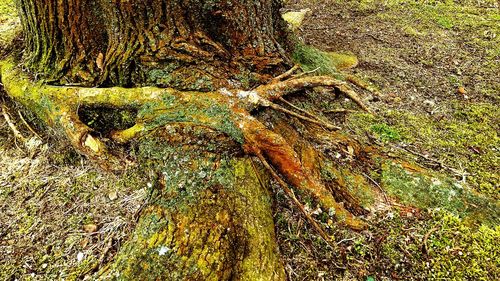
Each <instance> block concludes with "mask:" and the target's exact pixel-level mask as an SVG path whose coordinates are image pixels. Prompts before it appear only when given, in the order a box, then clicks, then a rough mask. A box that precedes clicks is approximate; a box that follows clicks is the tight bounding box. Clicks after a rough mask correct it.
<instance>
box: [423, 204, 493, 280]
mask: <svg viewBox="0 0 500 281" xmlns="http://www.w3.org/2000/svg"><path fill="white" fill-rule="evenodd" d="M430 227H431V228H434V229H435V231H434V232H429V233H430V234H431V235H430V236H429V240H428V241H427V243H426V244H427V247H428V251H429V259H428V261H426V262H424V264H423V265H422V266H423V267H424V268H425V269H426V271H427V276H428V278H429V279H434V280H435V279H446V280H457V281H458V280H498V279H499V278H500V248H499V247H498V241H500V226H498V225H497V226H494V227H488V226H484V225H482V226H480V227H479V228H475V227H470V226H468V225H467V224H464V222H463V221H462V220H461V219H460V218H459V217H457V216H454V215H451V214H449V213H446V212H437V213H435V214H434V220H433V223H432V224H431V226H430Z"/></svg>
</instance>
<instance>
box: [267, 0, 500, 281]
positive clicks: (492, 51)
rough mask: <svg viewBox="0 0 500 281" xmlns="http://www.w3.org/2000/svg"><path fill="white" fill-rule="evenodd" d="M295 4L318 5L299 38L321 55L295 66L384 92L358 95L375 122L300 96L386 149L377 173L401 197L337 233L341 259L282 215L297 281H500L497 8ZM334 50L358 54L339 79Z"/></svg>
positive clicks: (323, 99)
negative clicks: (368, 224) (362, 229)
mask: <svg viewBox="0 0 500 281" xmlns="http://www.w3.org/2000/svg"><path fill="white" fill-rule="evenodd" d="M287 2H288V8H289V9H290V10H299V9H303V8H310V9H311V10H312V12H311V15H310V16H309V17H306V19H305V20H304V23H303V25H302V27H301V28H300V32H299V36H300V37H302V38H303V39H304V40H305V42H306V43H307V44H308V45H309V46H314V47H316V48H318V49H320V50H321V51H320V52H317V51H315V49H314V48H311V47H308V46H305V47H302V46H301V47H300V48H298V49H297V51H296V54H300V57H301V58H302V59H296V61H298V62H299V63H301V64H303V65H304V64H305V68H306V69H307V70H313V69H316V68H317V67H321V70H320V71H324V72H327V73H335V74H336V75H337V76H343V77H347V76H348V75H355V76H357V77H360V78H362V79H363V80H364V81H365V82H370V83H371V86H373V88H375V89H377V90H378V91H376V92H374V93H370V92H368V91H365V90H362V89H358V91H359V92H360V93H362V96H363V98H364V100H365V101H366V102H368V104H369V105H370V106H371V108H372V109H374V110H375V111H376V115H371V114H366V113H361V112H358V113H356V112H354V113H349V114H344V113H338V112H337V113H328V111H331V110H335V109H339V108H348V109H354V108H355V106H354V105H353V104H352V103H350V102H349V101H345V102H340V103H339V102H338V101H337V100H332V99H329V98H328V97H327V96H325V95H324V94H310V96H309V98H301V97H295V98H294V99H292V101H293V102H294V103H295V104H297V105H299V106H301V107H303V108H306V109H308V110H311V111H315V112H318V113H320V114H321V115H322V116H323V117H324V118H328V119H331V120H336V121H337V122H339V124H343V125H341V126H344V127H346V128H347V129H348V130H349V131H350V134H351V135H352V136H355V137H356V138H357V139H359V140H360V141H362V142H364V143H366V144H371V145H375V146H377V147H382V149H383V150H384V151H385V154H386V155H387V158H384V159H379V164H380V166H378V168H377V169H374V170H372V171H371V172H370V176H371V178H372V179H373V180H374V181H376V182H377V184H379V186H380V188H382V189H383V190H384V192H385V193H386V194H387V196H388V197H389V198H390V199H391V200H396V201H397V202H399V203H397V204H395V205H396V206H394V204H393V206H392V208H390V209H389V210H387V209H384V208H380V210H379V211H377V212H375V213H374V216H373V217H372V223H373V225H372V228H371V229H370V231H369V232H367V233H363V234H359V235H354V236H352V235H347V237H346V235H345V233H344V234H339V235H340V236H339V237H338V238H337V239H338V241H339V249H337V250H338V251H337V253H331V252H330V251H328V250H323V249H322V248H321V246H318V243H317V242H315V241H314V238H310V237H309V238H306V241H307V242H304V241H303V240H301V238H300V237H301V236H302V238H303V237H304V236H307V235H304V233H305V230H304V227H303V225H302V222H300V219H299V218H297V217H295V216H293V215H291V214H290V213H289V211H288V210H286V208H282V209H280V212H279V214H278V215H277V216H278V218H279V219H278V220H277V221H278V225H280V226H281V227H280V229H282V228H283V229H292V231H281V232H280V233H281V235H280V238H281V239H282V241H281V245H282V248H281V249H282V251H284V252H285V256H286V257H288V258H287V259H286V262H287V268H288V269H289V271H290V272H292V273H291V274H290V277H291V279H293V280H301V279H306V280H332V279H336V278H338V279H343V280H497V279H498V278H499V276H500V268H499V264H500V263H499V261H500V260H499V258H500V256H499V251H498V246H496V244H497V243H496V242H495V241H496V240H498V238H499V235H500V226H499V225H500V217H499V214H500V213H499V212H500V203H499V201H498V200H499V199H500V193H499V192H500V189H499V186H500V176H499V167H500V165H499V164H500V162H499V161H500V154H499V151H498V149H499V147H500V146H499V144H500V142H499V140H500V139H499V137H498V132H499V125H498V124H499V120H500V115H499V111H498V108H497V107H498V101H499V98H500V95H499V90H500V78H499V77H500V76H498V73H497V72H498V69H500V64H499V62H500V53H499V51H500V49H499V46H500V37H498V35H499V34H500V13H499V6H498V5H499V4H498V2H497V1H398V0H389V1H345V0H344V1H312V0H310V1H306V0H296V1H287ZM329 53H350V54H354V55H356V56H357V58H358V61H359V63H358V67H356V68H354V69H351V70H344V71H342V74H338V70H336V69H335V67H334V68H329V66H331V65H336V64H338V62H335V61H332V60H331V58H329V57H328V56H327V54H329ZM304 54H305V56H304ZM304 57H305V58H306V59H304ZM324 65H327V67H324ZM394 159H404V160H405V161H406V163H402V162H398V161H399V160H398V161H396V162H394ZM410 163H413V164H410ZM398 204H401V205H398ZM294 220H299V223H296V222H294ZM296 241H301V242H296ZM325 257H326V258H325ZM346 264H347V266H346ZM343 267H345V268H343ZM334 272H336V273H334Z"/></svg>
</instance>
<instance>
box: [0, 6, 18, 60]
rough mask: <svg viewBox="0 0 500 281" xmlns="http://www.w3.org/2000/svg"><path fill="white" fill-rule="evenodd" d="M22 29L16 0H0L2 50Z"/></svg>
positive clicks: (0, 40) (0, 46)
mask: <svg viewBox="0 0 500 281" xmlns="http://www.w3.org/2000/svg"><path fill="white" fill-rule="evenodd" d="M20 29H21V24H20V21H19V18H18V16H17V9H16V5H15V4H14V1H12V0H0V51H1V50H2V49H3V48H5V47H6V46H7V45H9V44H10V43H11V42H12V40H13V39H14V38H15V37H16V36H17V34H19V32H20Z"/></svg>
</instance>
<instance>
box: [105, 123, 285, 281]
mask: <svg viewBox="0 0 500 281" xmlns="http://www.w3.org/2000/svg"><path fill="white" fill-rule="evenodd" d="M137 154H138V156H139V158H141V159H142V161H141V162H142V163H144V165H143V166H142V167H143V170H144V172H145V173H147V174H150V175H152V177H153V178H154V179H155V180H154V181H153V182H152V184H153V188H152V195H151V199H150V202H151V204H149V205H148V207H146V208H145V209H144V210H143V211H142V213H141V219H140V221H139V224H138V226H137V228H136V230H135V232H134V234H133V236H132V238H131V239H130V240H129V241H128V242H127V243H126V244H125V245H124V246H123V247H122V248H121V250H120V252H119V253H118V255H117V257H115V261H114V262H113V263H112V264H110V265H108V267H106V268H104V270H102V271H101V272H100V274H99V278H100V279H102V280H110V279H117V280H284V279H285V275H284V269H283V266H282V264H281V261H280V256H279V251H278V247H277V245H276V242H275V237H274V235H275V234H274V223H273V218H272V211H271V202H272V200H271V197H270V194H269V191H268V190H267V186H268V178H267V176H266V175H265V173H262V170H261V169H259V168H258V167H259V165H257V164H256V163H253V162H252V161H253V160H251V159H250V158H247V157H244V156H243V154H242V152H241V151H240V148H239V146H238V145H237V144H236V143H234V142H232V141H230V140H229V139H228V138H227V137H226V136H225V135H224V134H221V133H217V132H215V131H212V130H210V129H207V128H205V127H199V126H191V125H186V124H183V125H181V124H173V125H168V126H167V127H166V128H162V129H160V130H157V131H156V132H154V133H152V134H150V135H148V136H146V137H145V138H144V139H142V140H141V141H140V142H139V143H138V148H137Z"/></svg>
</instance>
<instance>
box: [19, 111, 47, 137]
mask: <svg viewBox="0 0 500 281" xmlns="http://www.w3.org/2000/svg"><path fill="white" fill-rule="evenodd" d="M18 113H19V117H20V118H21V121H23V123H24V125H25V126H26V127H27V128H28V130H30V131H31V132H32V133H33V134H34V135H35V136H37V137H38V138H39V139H42V137H41V136H40V135H39V134H38V133H37V132H35V130H33V128H31V126H30V125H29V124H28V122H26V119H24V117H23V114H22V113H21V111H18Z"/></svg>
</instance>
